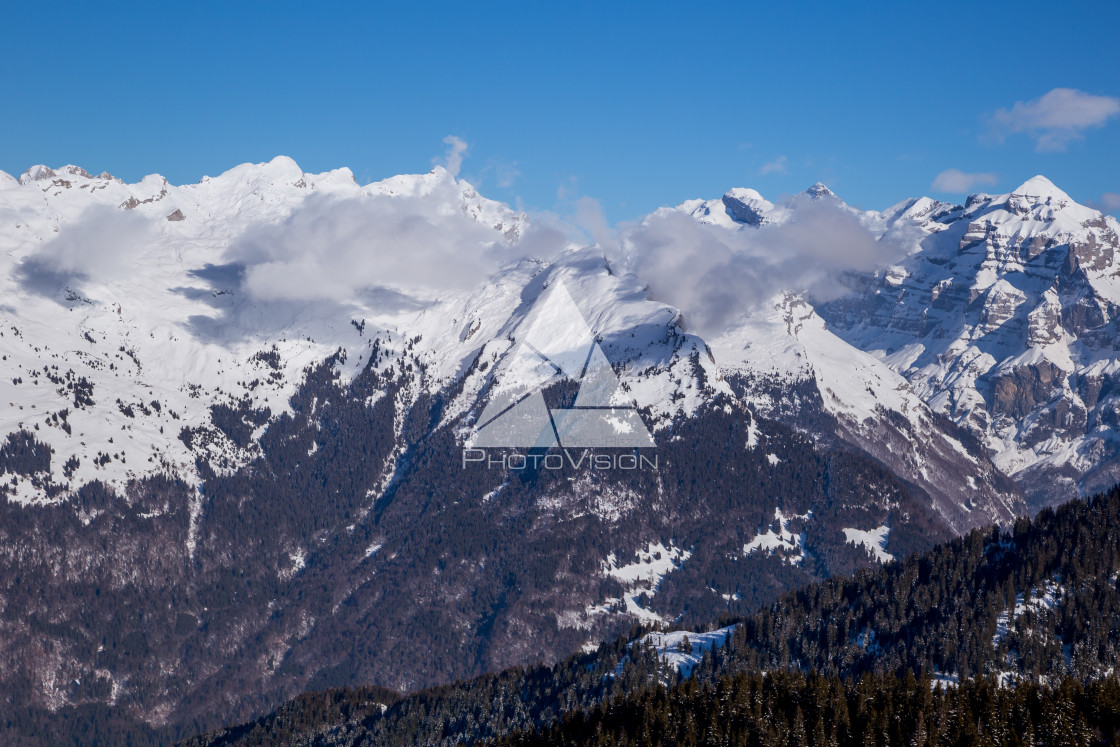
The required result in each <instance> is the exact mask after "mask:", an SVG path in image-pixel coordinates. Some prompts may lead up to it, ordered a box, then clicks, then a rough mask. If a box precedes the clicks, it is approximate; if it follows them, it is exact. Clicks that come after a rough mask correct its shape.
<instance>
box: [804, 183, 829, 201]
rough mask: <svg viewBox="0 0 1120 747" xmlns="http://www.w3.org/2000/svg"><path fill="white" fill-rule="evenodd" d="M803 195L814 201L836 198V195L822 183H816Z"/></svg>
mask: <svg viewBox="0 0 1120 747" xmlns="http://www.w3.org/2000/svg"><path fill="white" fill-rule="evenodd" d="M805 194H807V195H809V196H810V197H812V198H813V199H814V200H820V199H823V198H825V197H835V196H836V193H835V192H833V191H832V190H831V189H829V188H828V187H826V186H825V185H824V183H823V182H817V183H816V184H814V185H813V186H811V187H809V188H808V189H807V190H805Z"/></svg>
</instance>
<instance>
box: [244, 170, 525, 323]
mask: <svg viewBox="0 0 1120 747" xmlns="http://www.w3.org/2000/svg"><path fill="white" fill-rule="evenodd" d="M451 186H452V188H453V185H451ZM457 197H458V195H457V193H456V195H455V199H454V201H452V202H451V204H452V205H456V204H457V203H458V199H457ZM446 204H447V203H446V202H444V201H443V200H441V199H438V198H437V199H433V198H423V197H388V196H381V195H370V194H366V195H361V196H359V197H351V198H345V199H339V198H335V197H330V196H324V195H312V196H310V197H308V199H307V200H306V201H305V202H304V203H303V204H302V205H301V206H300V207H299V208H297V209H296V210H295V211H294V212H293V213H292V214H291V215H290V216H289V217H288V218H287V219H285V220H284V221H282V222H279V223H269V224H264V225H258V226H254V227H252V228H250V229H249V230H248V231H246V232H245V234H243V235H242V236H241V237H240V239H238V240H237V241H236V242H234V244H233V245H232V246H231V247H230V249H229V252H228V258H229V260H230V261H231V262H236V263H240V264H242V265H244V266H245V277H244V281H243V288H244V290H245V291H247V292H248V293H249V294H250V295H251V296H253V297H254V298H257V299H261V300H281V299H286V300H302V301H307V300H314V299H327V298H330V299H335V300H344V299H349V298H352V297H354V296H356V295H358V294H360V293H361V292H362V291H364V290H368V289H391V290H395V291H399V292H403V293H406V294H408V295H413V296H418V297H421V298H423V297H429V298H430V297H432V296H438V295H440V294H441V293H444V292H447V291H452V290H456V289H460V288H464V287H472V286H473V285H475V284H477V283H480V282H482V281H483V280H485V279H486V277H487V276H488V275H489V274H491V273H493V272H494V271H495V270H496V269H497V268H498V266H499V263H500V261H501V260H503V259H505V258H508V247H507V245H506V243H505V242H504V240H503V237H502V236H501V234H498V233H497V232H495V231H494V230H492V229H490V228H488V227H487V226H484V225H483V224H481V223H479V222H478V221H476V220H473V219H471V218H469V217H468V216H466V215H464V214H462V213H461V212H459V211H457V210H456V211H448V210H447V209H446Z"/></svg>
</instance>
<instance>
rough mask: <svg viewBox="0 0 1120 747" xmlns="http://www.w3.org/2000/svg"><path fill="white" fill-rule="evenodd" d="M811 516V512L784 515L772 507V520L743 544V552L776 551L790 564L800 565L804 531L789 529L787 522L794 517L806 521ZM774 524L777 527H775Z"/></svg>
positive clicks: (803, 558)
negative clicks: (763, 529) (795, 531)
mask: <svg viewBox="0 0 1120 747" xmlns="http://www.w3.org/2000/svg"><path fill="white" fill-rule="evenodd" d="M812 517H813V512H812V511H809V512H807V513H804V514H794V515H792V516H788V517H787V516H785V515H784V514H783V513H782V509H781V508H776V509H774V521H773V523H771V524H770V525H769V526H767V527H766V529H765V531H762V532H759V533H758V534H757V535H756V536H755V537H754V539H752V540H751V541H750V542H748V543H747V544H745V545H743V554H744V555H750V554H751V553H753V552H761V553H765V554H767V555H773V554H774V553H777V554H778V556H779V557H781V558H782V560H784V561H785V562H786V563H789V564H790V565H801V564H802V563H803V562H805V532H803V531H802V532H798V533H796V534H795V533H794V532H792V531H790V529H789V523H790V522H791V521H792V520H794V519H800V520H802V521H808V520H810V519H811V518H812ZM775 526H776V527H777V529H775Z"/></svg>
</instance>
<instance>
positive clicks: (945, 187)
mask: <svg viewBox="0 0 1120 747" xmlns="http://www.w3.org/2000/svg"><path fill="white" fill-rule="evenodd" d="M998 181H999V179H998V178H997V177H996V175H995V174H987V173H975V174H969V173H966V172H964V171H961V170H960V169H946V170H945V171H942V172H941V173H940V174H938V175H937V176H936V177H935V178H934V180H933V184H931V185H930V188H931V189H933V190H935V191H937V192H949V193H952V194H967V193H969V192H972V191H973V189H975V188H976V187H991V186H993V185H995V184H996V183H997V182H998Z"/></svg>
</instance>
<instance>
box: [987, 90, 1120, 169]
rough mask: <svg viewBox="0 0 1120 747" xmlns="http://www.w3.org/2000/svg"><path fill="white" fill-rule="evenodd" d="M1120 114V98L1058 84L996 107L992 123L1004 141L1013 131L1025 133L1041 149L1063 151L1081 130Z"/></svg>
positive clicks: (1097, 125) (1077, 137) (1095, 125)
mask: <svg viewBox="0 0 1120 747" xmlns="http://www.w3.org/2000/svg"><path fill="white" fill-rule="evenodd" d="M1118 114H1120V99H1118V98H1116V97H1114V96H1096V95H1093V94H1091V93H1085V92H1084V91H1078V90H1076V89H1074V88H1055V89H1054V90H1052V91H1050V92H1049V93H1047V94H1045V95H1043V96H1040V97H1039V98H1037V99H1032V100H1030V101H1017V102H1015V105H1014V106H1012V107H1011V108H1010V109H997V110H996V112H995V113H994V114H992V116H991V117H990V120H989V124H990V125H991V128H992V132H993V134H994V135H995V137H996V138H997V139H998V140H1000V141H1002V140H1003V138H1004V136H1006V135H1007V134H1012V133H1026V134H1027V135H1029V136H1030V137H1032V138H1034V141H1035V150H1036V151H1038V152H1039V153H1045V152H1054V151H1063V150H1065V149H1066V146H1067V145H1068V144H1069V143H1070V142H1071V141H1073V140H1080V139H1081V138H1082V137H1084V135H1083V134H1082V132H1083V131H1084V130H1087V129H1091V128H1094V127H1102V126H1103V125H1104V124H1105V123H1106V122H1107V121H1108V120H1110V119H1112V118H1113V117H1115V116H1117V115H1118Z"/></svg>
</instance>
